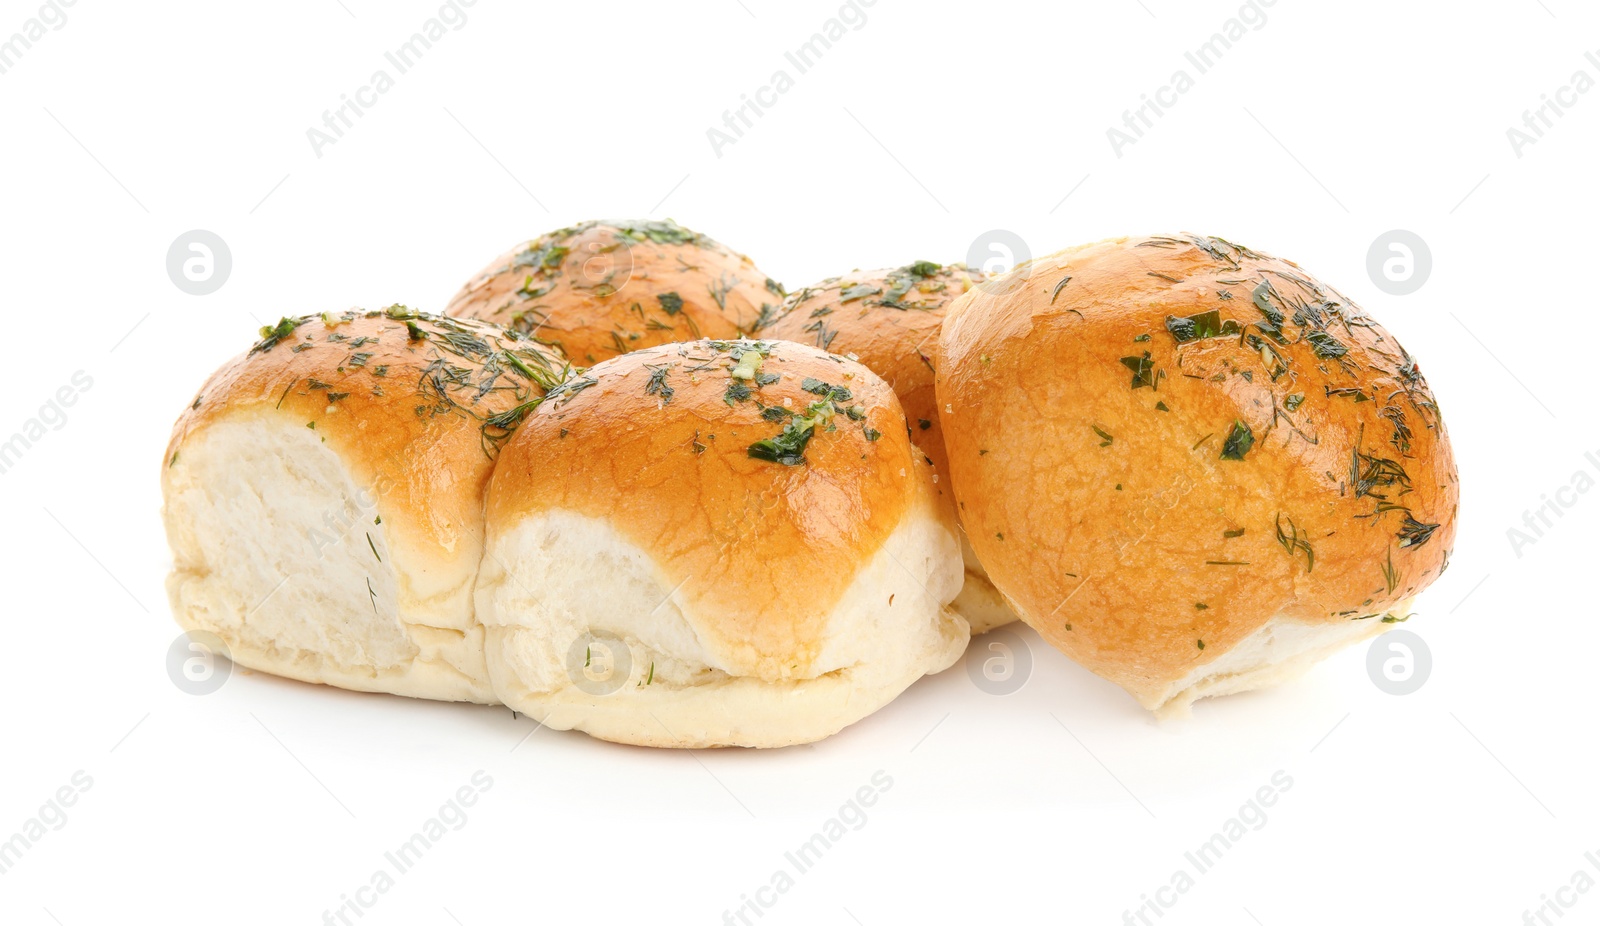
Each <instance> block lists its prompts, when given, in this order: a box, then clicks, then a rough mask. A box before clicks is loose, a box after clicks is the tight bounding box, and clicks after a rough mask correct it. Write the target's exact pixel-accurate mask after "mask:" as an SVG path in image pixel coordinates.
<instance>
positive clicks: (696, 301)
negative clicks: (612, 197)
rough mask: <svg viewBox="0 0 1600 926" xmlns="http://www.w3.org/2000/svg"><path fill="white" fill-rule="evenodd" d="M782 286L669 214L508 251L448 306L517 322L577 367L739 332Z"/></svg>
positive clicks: (588, 225)
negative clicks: (662, 218) (664, 217)
mask: <svg viewBox="0 0 1600 926" xmlns="http://www.w3.org/2000/svg"><path fill="white" fill-rule="evenodd" d="M782 298H783V287H782V286H779V285H778V284H777V283H776V282H774V281H773V280H771V279H770V278H768V277H767V276H766V275H765V274H763V273H762V272H761V271H759V270H757V269H756V266H755V264H754V263H752V262H751V260H750V258H748V257H746V256H744V255H743V254H739V253H737V252H735V251H733V250H731V249H729V248H727V247H725V246H723V245H722V244H719V243H717V242H716V241H713V240H712V239H710V238H708V237H706V236H705V235H702V234H700V233H699V232H694V231H690V230H689V229H686V228H684V227H682V226H680V225H678V224H676V223H675V222H672V221H671V220H666V221H645V220H638V221H622V220H614V221H603V222H602V221H592V222H584V223H581V224H579V225H574V226H571V227H569V228H562V229H558V230H556V231H553V232H550V233H549V234H546V235H542V236H540V237H538V238H535V239H534V240H532V241H528V242H526V243H524V244H521V245H518V246H517V247H515V248H513V249H511V250H510V251H507V252H506V253H504V254H502V255H500V256H499V257H497V258H495V259H494V261H493V262H492V263H490V264H489V266H488V267H486V268H484V270H482V271H481V272H479V273H478V274H477V275H475V276H474V277H473V278H472V280H471V281H470V282H469V283H467V285H466V286H464V287H462V289H461V291H460V292H458V293H457V294H456V295H455V297H454V298H452V299H451V300H450V304H449V306H448V307H446V309H445V314H447V315H452V316H456V317H460V318H479V319H483V320H485V321H491V322H495V323H497V324H501V325H505V326H507V327H510V328H514V329H516V330H517V331H519V332H521V333H523V334H526V335H529V336H530V337H533V338H535V339H537V340H539V341H541V342H544V343H546V344H549V345H551V346H553V347H555V348H557V349H558V350H560V351H561V352H562V353H563V354H564V355H565V356H567V357H569V358H571V360H572V361H573V363H575V364H578V365H579V366H588V365H590V364H593V363H597V362H599V361H601V360H604V359H606V358H607V357H614V356H616V355H617V354H622V353H626V352H628V351H630V350H637V349H639V348H641V347H650V346H652V345H656V344H667V343H671V342H674V341H689V340H693V339H695V338H700V337H708V338H732V337H737V336H739V335H741V334H745V333H749V332H751V331H754V330H755V329H756V327H758V326H759V324H760V323H761V322H762V320H763V318H764V316H770V315H771V313H773V312H775V311H776V309H777V306H778V303H779V301H780V300H782Z"/></svg>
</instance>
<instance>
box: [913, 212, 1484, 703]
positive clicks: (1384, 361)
mask: <svg viewBox="0 0 1600 926" xmlns="http://www.w3.org/2000/svg"><path fill="white" fill-rule="evenodd" d="M936 366H937V369H938V376H937V382H936V389H937V394H938V400H939V403H940V410H941V415H942V416H943V425H944V429H945V446H946V448H947V450H948V451H949V454H950V475H951V477H952V482H953V486H954V490H955V494H956V497H957V499H958V503H959V506H960V508H961V516H962V519H963V522H964V523H965V525H966V526H967V530H968V537H969V539H970V541H971V543H972V546H973V548H974V549H975V551H976V552H977V555H978V557H979V558H980V559H981V560H982V561H983V563H984V565H985V566H986V567H987V570H988V573H989V575H990V577H991V578H992V579H993V581H994V583H995V585H996V586H997V587H998V588H999V589H1000V590H1001V592H1002V593H1004V595H1005V597H1006V599H1007V600H1008V601H1009V602H1010V603H1011V604H1012V605H1013V607H1015V608H1016V609H1017V611H1018V612H1019V613H1020V614H1021V616H1022V617H1023V619H1024V620H1025V621H1027V622H1028V623H1029V624H1030V625H1031V626H1033V627H1034V628H1035V629H1036V630H1038V631H1039V633H1040V634H1041V635H1042V636H1043V637H1044V638H1045V639H1047V640H1049V641H1050V642H1051V643H1052V644H1054V645H1055V646H1057V647H1059V648H1060V649H1062V650H1063V651H1064V652H1066V653H1067V654H1068V655H1069V656H1071V657H1072V658H1074V659H1075V660H1077V661H1079V662H1080V663H1082V664H1083V665H1085V666H1087V667H1088V668H1089V669H1091V670H1092V671H1094V672H1096V673H1098V674H1100V675H1102V676H1105V677H1107V678H1109V679H1111V680H1113V681H1115V682H1117V683H1118V684H1120V685H1122V686H1123V687H1124V688H1126V689H1128V690H1129V691H1130V692H1132V693H1133V694H1134V695H1135V696H1136V697H1138V698H1139V699H1140V700H1141V701H1142V702H1143V703H1145V704H1146V706H1150V707H1156V706H1158V705H1159V704H1161V703H1162V702H1163V701H1164V700H1166V699H1168V698H1170V697H1173V696H1174V692H1173V690H1172V685H1173V684H1174V683H1175V682H1176V681H1177V680H1178V679H1181V678H1184V677H1185V676H1187V675H1189V674H1190V673H1191V672H1192V671H1193V670H1194V669H1195V668H1196V667H1199V666H1203V665H1205V664H1207V663H1209V662H1211V661H1212V660H1214V659H1217V658H1218V657H1219V656H1221V655H1223V654H1225V653H1228V652H1229V651H1230V650H1231V649H1233V648H1234V647H1235V646H1236V645H1237V644H1238V643H1239V642H1240V641H1242V640H1244V639H1245V638H1246V637H1249V636H1250V635H1251V634H1252V633H1254V632H1256V631H1257V630H1259V629H1260V628H1262V627H1263V626H1264V625H1265V624H1267V622H1269V621H1271V620H1273V619H1274V618H1284V619H1287V620H1291V621H1300V622H1305V623H1311V624H1328V623H1336V622H1344V621H1372V622H1375V623H1380V622H1383V621H1385V620H1386V615H1387V616H1388V619H1389V620H1391V621H1395V620H1400V619H1402V617H1400V616H1396V613H1395V612H1396V609H1398V608H1399V607H1400V606H1401V605H1402V603H1403V602H1405V601H1406V600H1407V599H1409V598H1411V597H1413V596H1414V595H1416V594H1417V593H1418V592H1420V591H1421V590H1422V589H1423V588H1425V587H1426V586H1427V585H1428V584H1429V583H1431V582H1432V581H1433V580H1434V579H1435V578H1437V577H1438V576H1439V574H1440V573H1441V572H1442V571H1443V569H1444V567H1445V565H1446V562H1447V559H1448V556H1449V552H1450V548H1451V546H1452V544H1453V543H1454V539H1455V516H1456V509H1457V504H1458V486H1457V479H1456V467H1455V461H1454V457H1453V455H1452V453H1451V450H1450V443H1449V440H1448V437H1447V436H1446V432H1445V428H1444V423H1443V421H1442V419H1441V418H1440V415H1439V409H1438V406H1437V405H1436V403H1435V402H1434V398H1433V395H1432V393H1431V392H1430V391H1429V389H1428V386H1427V383H1426V382H1425V381H1424V379H1423V377H1422V375H1421V372H1420V371H1419V369H1418V367H1417V363H1416V361H1415V359H1414V358H1412V356H1411V355H1410V354H1409V353H1407V352H1406V350H1405V349H1404V348H1403V347H1401V346H1400V344H1399V342H1397V341H1396V340H1395V339H1394V337H1393V336H1392V335H1390V334H1389V333H1388V332H1387V331H1386V330H1385V329H1384V328H1383V327H1382V326H1380V325H1378V324H1377V323H1376V322H1375V321H1373V319H1372V318H1371V317H1370V316H1367V315H1366V314H1364V313H1363V312H1362V311H1361V310H1360V309H1359V308H1358V307H1356V306H1355V305H1354V303H1352V302H1351V301H1350V300H1349V299H1347V298H1346V297H1344V296H1343V295H1341V294H1340V293H1339V292H1337V291H1336V290H1334V289H1332V288H1330V287H1327V286H1325V285H1323V284H1321V283H1319V282H1318V281H1316V280H1315V279H1314V278H1312V277H1311V276H1309V275H1308V274H1306V273H1305V272H1304V271H1302V270H1301V269H1300V268H1299V267H1298V266H1296V265H1295V264H1293V263H1291V262H1289V261H1285V260H1280V259H1277V258H1274V257H1271V256H1268V255H1265V254H1261V253H1258V252H1255V251H1252V250H1250V249H1248V248H1244V247H1240V246H1238V245H1234V244H1232V243H1230V242H1227V241H1224V240H1222V239H1220V238H1208V237H1204V236H1196V235H1183V236H1176V237H1154V238H1123V239H1116V240H1112V241H1104V242H1100V243H1097V244H1091V245H1086V246H1083V247H1078V248H1071V249H1068V250H1065V251H1061V252H1058V253H1055V254H1052V255H1049V256H1046V257H1043V258H1040V259H1038V260H1035V261H1033V262H1031V263H1030V264H1027V265H1024V266H1022V267H1019V268H1017V269H1016V270H1013V271H1012V272H1011V273H1010V274H1008V275H1006V276H1004V277H1001V278H998V279H996V280H994V281H992V282H991V283H990V284H986V285H985V286H982V287H979V288H977V289H974V290H973V291H972V292H970V293H968V294H967V295H966V296H964V297H962V298H961V299H959V300H957V301H956V302H955V303H954V304H952V305H951V306H950V308H949V310H948V315H947V318H946V322H945V326H944V329H943V334H942V337H941V341H940V358H939V360H938V361H937V362H936ZM1400 613H1403V611H1401V612H1400Z"/></svg>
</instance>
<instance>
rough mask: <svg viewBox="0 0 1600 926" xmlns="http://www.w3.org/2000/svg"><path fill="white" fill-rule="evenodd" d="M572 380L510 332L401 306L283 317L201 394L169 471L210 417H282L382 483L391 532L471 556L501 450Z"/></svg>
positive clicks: (359, 474)
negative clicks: (563, 383) (545, 398)
mask: <svg viewBox="0 0 1600 926" xmlns="http://www.w3.org/2000/svg"><path fill="white" fill-rule="evenodd" d="M568 373H570V370H569V369H568V368H567V366H566V363H565V361H564V360H562V359H560V358H559V357H557V356H556V354H555V353H554V352H553V351H551V350H549V349H548V348H545V347H543V346H541V345H539V344H536V343H534V342H532V341H529V340H527V339H525V338H523V337H522V336H521V335H518V334H517V333H516V332H512V331H506V330H504V329H502V328H500V327H498V326H496V325H490V324H485V323H483V322H478V321H473V320H470V319H455V318H445V317H442V316H437V315H426V314H423V313H419V312H416V311H413V310H411V309H408V308H406V307H405V306H400V305H394V306H390V307H389V308H387V309H383V310H381V311H380V310H373V311H361V310H352V311H347V312H340V313H324V314H322V315H303V316H299V317H295V318H284V319H282V320H281V321H279V322H278V323H277V324H276V325H273V326H269V327H266V328H263V329H262V330H261V340H260V341H258V342H257V343H256V344H255V346H254V347H252V348H250V350H249V351H247V352H245V353H244V354H241V355H240V356H238V357H236V358H234V359H233V360H231V361H229V362H228V363H227V364H225V365H224V366H223V367H222V368H221V369H219V370H218V371H217V372H215V373H213V374H212V375H211V377H210V379H208V380H207V381H206V383H205V385H204V386H202V387H201V389H200V392H199V394H197V395H196V396H195V398H194V401H193V402H192V403H191V404H190V405H189V407H188V408H186V409H185V410H184V411H183V414H182V415H181V416H179V418H178V421H177V423H176V424H175V425H174V426H173V432H172V439H171V441H170V443H169V444H168V446H167V457H166V461H165V462H166V466H165V470H166V471H170V469H171V468H172V467H173V466H174V465H175V464H177V462H178V461H179V459H180V458H181V455H182V453H183V446H182V445H183V442H184V440H185V439H187V438H188V437H190V436H191V435H193V434H195V433H197V432H199V431H201V430H203V429H204V428H206V427H207V426H208V425H210V424H212V423H214V422H216V421H218V420H221V419H223V418H227V417H232V416H236V415H243V414H257V415H268V416H282V417H284V418H288V419H292V420H294V421H295V422H299V423H302V424H304V426H305V427H307V428H309V429H311V430H313V431H315V432H316V433H317V434H318V435H320V436H321V438H322V440H323V441H324V442H326V443H327V444H328V445H329V446H330V447H332V448H333V449H334V450H336V451H337V452H338V453H339V455H340V458H341V459H342V460H343V461H344V463H345V465H346V466H348V467H349V468H350V470H351V473H352V475H353V476H354V477H355V478H356V480H357V484H359V485H369V486H370V485H373V484H374V483H375V482H378V480H379V479H380V477H383V485H384V486H385V490H384V498H385V504H384V511H385V513H386V514H389V515H390V517H388V518H386V522H385V523H386V524H387V525H388V529H389V530H390V531H397V530H399V531H406V532H408V539H411V540H413V541H414V542H418V543H420V544H423V545H424V547H425V548H428V549H435V550H438V551H439V552H440V553H441V554H447V555H450V556H456V555H462V554H468V555H475V554H476V549H475V545H473V544H472V542H471V541H472V539H473V534H474V533H475V531H476V530H478V528H476V527H474V525H480V524H481V520H482V503H483V491H484V489H485V487H486V484H487V482H488V478H489V473H490V471H491V470H492V469H493V465H494V456H495V454H496V452H497V451H498V448H499V447H500V445H501V444H502V443H503V442H504V441H505V440H506V438H508V437H509V436H510V435H511V432H512V431H513V430H514V429H515V428H516V427H517V425H518V424H519V423H520V422H521V421H522V420H523V419H524V418H525V417H526V416H527V414H528V413H529V412H530V411H532V409H533V407H534V406H535V405H537V404H538V402H539V401H540V400H541V399H542V398H543V396H544V395H545V393H546V391H547V390H549V389H551V388H553V387H555V386H556V384H558V383H559V382H560V381H561V379H562V378H563V376H565V375H567V374H568ZM464 537H466V538H467V539H468V541H469V544H468V545H469V546H473V547H474V548H473V549H462V548H461V547H462V541H463V538H464Z"/></svg>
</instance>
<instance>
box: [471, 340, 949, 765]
mask: <svg viewBox="0 0 1600 926" xmlns="http://www.w3.org/2000/svg"><path fill="white" fill-rule="evenodd" d="M926 470H927V466H926V464H919V461H918V460H916V459H914V458H913V450H912V446H911V444H910V442H909V440H908V439H907V430H906V422H905V418H904V416H903V414H902V412H901V410H900V404H899V402H898V401H897V400H896V399H895V396H894V393H893V391H891V390H890V389H889V387H888V386H887V385H886V384H885V383H884V382H883V381H882V380H881V379H879V378H878V377H877V376H875V375H874V374H873V373H872V372H871V371H869V370H868V369H867V368H866V367H864V366H862V365H860V364H858V363H854V362H851V361H849V360H847V359H845V358H843V357H838V356H833V355H829V354H826V353H824V352H822V351H820V350H817V349H815V348H811V347H806V346H802V345H799V344H791V343H788V342H783V341H749V340H737V341H712V340H699V341H694V342H689V343H682V344H670V345H664V346H657V347H650V348H645V349H643V350H639V351H635V352H633V353H629V354H625V355H623V356H620V357H613V358H611V359H609V360H606V361H603V362H601V363H599V364H597V365H595V366H594V367H593V368H591V369H589V370H588V371H587V372H586V374H585V375H584V376H582V377H580V378H578V379H576V380H574V381H573V382H572V383H571V384H570V386H569V387H568V388H567V389H566V391H564V392H563V393H562V394H561V396H560V397H559V399H556V400H553V401H548V402H546V403H545V404H544V405H542V406H540V408H539V409H537V410H536V411H535V412H534V413H533V414H532V415H530V416H529V418H528V420H527V421H526V422H524V423H523V425H522V427H521V428H520V429H519V430H518V432H517V434H516V435H515V436H514V437H513V439H512V440H511V441H509V442H508V443H507V445H506V447H505V449H504V450H503V451H502V453H501V456H500V459H499V462H498V466H497V468H496V471H495V475H494V479H493V481H492V483H491V486H490V490H489V498H488V505H487V517H488V555H487V556H486V557H485V558H484V568H483V573H482V575H481V577H480V579H479V583H478V593H477V604H478V608H477V611H478V619H479V620H480V621H482V622H483V623H484V624H485V625H486V627H487V640H486V651H487V654H488V663H489V671H490V675H491V677H492V678H493V681H494V685H495V689H496V691H497V692H498V694H499V695H500V697H501V698H502V699H504V701H505V703H506V704H508V705H510V706H511V707H513V708H515V709H516V710H519V711H522V712H523V713H525V714H528V715H529V716H531V717H534V718H536V719H539V720H541V721H543V722H544V723H545V724H546V725H547V726H550V727H553V728H556V729H579V730H583V731H585V732H587V733H589V734H591V735H593V736H596V737H599V738H601V739H607V740H614V741H617V742H622V743H633V744H639V745H649V746H676V747H704V746H785V745H790V744H795V743H806V742H811V741H814V740H818V739H821V738H823V737H825V736H828V735H830V734H832V733H835V732H837V731H838V730H840V729H841V728H843V727H844V726H846V725H848V724H850V723H853V722H855V721H857V720H859V719H861V718H862V717H864V716H866V715H867V714H870V713H872V712H873V711H875V710H877V709H878V708H880V707H882V706H883V705H884V704H886V703H888V702H889V701H890V700H891V699H892V698H894V697H895V695H897V694H898V693H899V692H900V691H902V690H904V689H905V688H906V687H907V686H908V685H910V684H911V683H912V682H913V681H915V680H916V679H917V678H919V677H920V676H922V675H924V674H927V673H932V672H938V671H941V670H943V669H945V668H947V667H948V666H950V665H951V664H953V663H954V662H955V661H956V659H957V658H959V657H960V655H961V652H962V650H963V649H964V648H965V646H966V642H967V638H968V631H967V624H966V622H965V621H963V620H962V619H961V618H960V617H957V616H955V615H953V614H951V613H950V612H948V611H947V610H946V609H945V605H946V604H947V603H948V602H949V601H950V599H951V598H953V597H954V596H955V594H956V591H957V589H958V588H959V586H960V583H961V565H960V563H961V560H960V554H959V550H958V547H957V544H956V539H955V537H954V536H953V535H952V533H951V531H950V529H949V528H948V527H947V526H946V522H944V521H943V520H942V519H941V518H940V517H939V515H938V512H937V509H936V507H935V503H934V499H933V491H932V487H931V482H930V480H929V478H928V474H927V472H926Z"/></svg>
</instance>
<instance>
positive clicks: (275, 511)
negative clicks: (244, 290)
mask: <svg viewBox="0 0 1600 926" xmlns="http://www.w3.org/2000/svg"><path fill="white" fill-rule="evenodd" d="M563 367H564V362H563V361H561V360H560V359H558V358H557V357H556V356H555V355H554V354H553V353H551V352H550V351H548V350H546V349H545V348H543V347H541V346H539V345H537V344H534V343H533V342H531V341H528V340H525V339H523V338H521V337H520V336H519V335H517V334H515V333H514V332H506V331H504V330H502V329H500V328H498V327H496V326H493V325H489V324H485V323H483V322H477V321H471V320H461V319H453V318H443V317H438V316H428V315H422V314H419V313H416V312H413V311H410V310H408V309H406V308H404V307H403V306H392V307H390V308H389V309H386V310H384V311H381V312H378V311H373V312H359V311H351V312H344V313H340V314H338V315H331V314H329V315H323V316H320V317H319V316H314V315H307V316H302V317H299V318H286V319H283V320H282V321H280V322H279V323H278V324H277V325H276V326H274V327H271V328H265V329H262V340H261V341H260V342H259V343H257V344H256V345H255V346H254V347H253V348H251V349H250V350H249V351H248V352H246V353H245V354H243V355H241V356H239V357H237V358H235V359H234V360H232V361H231V362H229V363H228V364H227V365H225V366H224V367H223V368H222V369H220V370H218V371H217V372H216V373H215V374H214V375H212V377H211V378H210V380H208V381H207V382H206V384H205V386H204V387H203V388H202V389H201V390H200V393H199V394H198V395H196V396H195V399H194V402H193V403H192V404H191V405H190V407H189V408H187V409H186V410H185V411H184V412H183V414H182V415H181V416H180V417H179V419H178V422H177V425H176V426H175V427H174V429H173V434H172V441H171V443H170V444H169V446H168V447H167V456H166V460H165V461H164V462H165V466H164V467H163V469H162V476H161V484H162V492H163V495H164V497H165V505H164V506H163V510H162V515H163V519H164V520H165V522H166V529H167V539H168V541H169V543H170V544H171V546H172V555H173V560H174V567H173V572H172V576H171V578H170V579H169V580H168V582H167V589H168V593H169V595H170V597H171V600H172V610H173V614H174V615H175V616H176V617H177V620H178V623H179V624H181V625H182V626H183V627H184V628H186V629H189V630H207V631H210V632H212V633H214V634H216V635H217V636H218V637H220V638H221V639H222V640H223V641H224V642H225V643H226V644H227V646H228V647H229V649H230V650H231V655H232V658H233V660H234V661H235V662H237V663H239V664H241V665H245V666H249V667H251V668H255V669H260V670H263V671H266V672H271V673H274V674H276V675H282V676H286V677H289V678H295V679H300V680H302V681H307V682H321V683H323V684H328V685H337V686H339V687H342V688H351V689H356V690H359V691H386V692H393V693H395V694H402V695H409V696H412V697H425V698H437V699H440V700H458V701H478V702H484V703H492V702H493V701H494V700H495V698H494V694H493V692H492V691H491V690H490V687H489V681H488V675H487V672H486V670H485V667H484V664H483V640H482V636H483V634H482V628H481V627H479V626H477V624H476V623H475V622H474V620H473V618H472V584H473V580H474V578H475V576H476V575H477V571H478V561H479V557H480V555H481V553H482V548H483V494H484V490H485V488H486V486H487V484H488V480H489V473H490V470H491V469H492V467H493V461H494V456H495V454H496V452H497V448H498V447H499V445H501V444H502V443H503V442H504V441H505V439H506V438H507V437H509V436H510V434H511V432H512V430H513V429H514V428H515V427H516V426H517V424H518V423H519V421H520V420H521V419H522V418H523V417H524V416H526V414H527V413H528V411H530V410H531V408H532V407H533V405H535V404H536V403H537V402H538V401H539V400H540V398H541V397H542V396H544V395H545V392H546V390H547V389H548V388H550V387H552V386H554V385H555V384H556V383H557V382H558V381H559V379H560V377H561V375H562V371H563Z"/></svg>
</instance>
